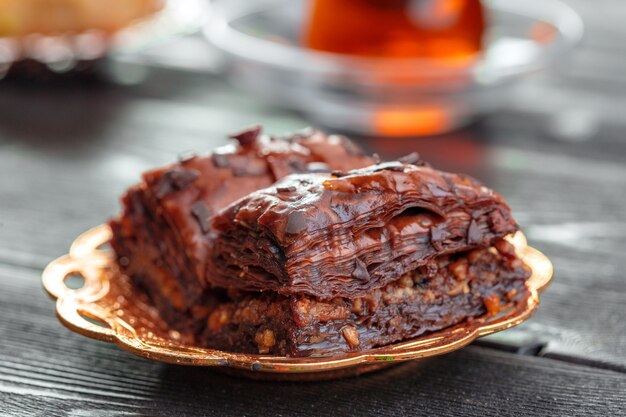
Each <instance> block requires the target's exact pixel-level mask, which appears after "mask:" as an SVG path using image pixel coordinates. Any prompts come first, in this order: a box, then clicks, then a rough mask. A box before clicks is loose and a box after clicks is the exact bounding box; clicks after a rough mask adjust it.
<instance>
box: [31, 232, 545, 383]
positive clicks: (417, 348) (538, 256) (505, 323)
mask: <svg viewBox="0 0 626 417" xmlns="http://www.w3.org/2000/svg"><path fill="white" fill-rule="evenodd" d="M110 235H111V231H110V229H109V228H108V227H107V226H98V227H96V228H94V229H92V230H90V231H88V232H86V233H85V234H83V235H82V236H80V237H79V238H78V239H76V241H74V243H73V244H72V246H71V248H70V253H69V254H68V255H64V256H62V257H60V258H58V259H56V260H55V261H53V262H51V263H50V265H48V267H47V268H46V269H45V270H44V272H43V285H44V287H45V289H46V290H47V291H48V293H49V294H50V296H51V297H53V298H54V299H56V300H57V301H56V312H57V315H58V317H59V320H60V321H61V322H62V323H63V324H64V325H65V326H67V327H68V328H69V329H71V330H73V331H75V332H77V333H79V334H82V335H84V336H88V337H91V338H94V339H98V340H104V341H107V342H113V343H116V344H118V345H119V346H121V347H122V348H123V349H126V350H128V351H130V352H132V353H135V354H137V355H140V356H143V357H145V358H148V359H153V360H158V361H163V362H169V363H175V364H181V365H195V366H213V367H218V368H221V369H223V370H226V371H231V372H238V373H244V374H245V375H246V376H248V377H253V378H265V377H270V378H274V379H299V380H311V379H325V378H329V377H338V376H345V375H354V374H359V373H363V372H367V371H371V370H374V369H378V368H381V367H384V366H388V365H391V364H394V363H398V362H401V361H408V360H413V359H422V358H427V357H430V356H435V355H441V354H444V353H449V352H452V351H454V350H456V349H459V348H461V347H463V346H465V345H467V344H469V343H470V342H472V341H473V340H475V339H476V338H478V337H481V336H485V335H488V334H491V333H494V332H498V331H501V330H505V329H508V328H509V327H512V326H515V325H518V324H520V323H521V322H523V321H525V320H526V319H528V318H529V317H530V316H531V315H532V314H533V312H534V311H535V310H536V309H537V306H538V304H539V293H540V292H541V291H542V290H543V289H544V288H545V287H546V286H547V285H548V284H549V282H550V280H551V279H552V264H551V262H550V260H549V259H548V258H546V257H545V256H544V255H543V254H542V253H541V252H539V251H537V250H536V249H533V248H531V247H529V246H528V245H527V243H526V238H525V237H524V235H523V234H522V233H517V234H516V235H515V236H512V237H510V238H509V240H510V241H511V242H512V243H513V244H514V245H515V248H516V250H517V252H518V254H519V256H520V257H521V258H522V259H523V260H524V262H525V263H526V264H527V265H528V266H530V268H531V269H532V276H531V277H530V279H529V280H528V288H529V290H530V291H529V296H528V298H527V300H524V302H521V303H518V304H517V305H515V306H513V307H511V308H510V309H508V310H507V311H505V312H503V313H501V314H500V315H498V316H496V317H488V316H483V317H480V318H478V319H476V320H472V321H471V322H470V321H466V322H463V323H461V324H458V325H456V326H453V327H449V328H446V329H444V330H441V331H439V332H435V333H429V334H426V335H423V336H420V337H417V338H415V339H412V340H407V341H403V342H400V343H395V344H392V345H388V346H383V347H380V348H376V349H370V350H366V351H362V352H354V353H348V354H343V355H333V356H325V357H308V358H290V357H280V356H267V355H254V354H247V353H231V352H224V351H219V350H214V349H206V348H202V347H198V346H192V345H190V344H186V343H185V339H186V338H185V336H184V335H182V334H180V333H179V332H177V331H174V330H170V329H168V327H167V326H166V325H165V323H164V322H163V321H161V319H160V318H159V316H158V314H157V312H156V310H155V309H154V308H153V307H151V306H150V305H149V303H148V302H147V300H146V299H145V297H143V296H142V295H140V294H137V292H136V291H135V290H134V288H133V286H132V285H131V284H130V282H129V280H128V278H127V277H126V276H125V275H123V274H121V273H120V272H119V270H118V269H117V267H116V265H115V262H113V257H112V253H111V251H110V250H108V249H103V248H102V246H103V245H105V244H106V243H107V242H108V240H109V238H110ZM72 275H79V276H81V277H82V278H83V279H84V285H83V287H81V288H79V289H76V290H73V289H70V288H69V287H67V285H66V284H65V280H66V278H68V277H69V276H72ZM88 319H91V321H88ZM94 321H95V322H94ZM96 322H99V323H102V325H98V324H95V323H96Z"/></svg>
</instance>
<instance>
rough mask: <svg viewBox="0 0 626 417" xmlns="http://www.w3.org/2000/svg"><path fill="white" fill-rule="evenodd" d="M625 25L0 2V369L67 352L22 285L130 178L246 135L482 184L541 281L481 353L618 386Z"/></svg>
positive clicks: (458, 7) (598, 11)
mask: <svg viewBox="0 0 626 417" xmlns="http://www.w3.org/2000/svg"><path fill="white" fill-rule="evenodd" d="M625 18H626V2H624V1H620V0H596V1H589V0H563V1H557V0H550V1H548V0H532V1H531V0H525V1H516V0H484V1H483V0H481V1H479V0H341V1H338V0H283V1H275V0H274V1H270V0H267V1H266V0H254V1H253V0H241V1H238V0H223V1H220V0H215V1H213V2H209V1H205V0H171V1H161V0H115V1H106V2H105V1H98V0H0V78H1V80H0V287H3V291H0V311H1V313H0V316H2V315H5V316H6V317H11V320H10V324H9V322H8V321H7V322H6V323H3V322H0V326H2V327H0V330H1V329H2V328H4V329H5V330H6V332H7V334H8V333H9V332H12V333H13V332H15V333H16V334H17V333H19V332H23V333H24V334H28V335H29V336H24V337H22V338H19V337H16V338H13V339H10V338H9V339H7V342H6V345H1V344H0V354H2V352H5V353H6V355H9V353H8V352H15V351H18V350H20V349H22V350H24V351H25V352H27V353H28V355H30V358H31V359H32V358H36V357H38V355H39V356H40V357H43V356H42V355H45V354H46V352H49V351H50V349H51V346H47V345H45V346H44V345H43V344H42V343H43V342H41V340H43V339H45V338H49V337H51V336H50V335H51V334H56V333H54V332H53V331H52V330H50V329H53V328H54V329H57V330H58V332H59V333H60V332H65V331H64V330H63V329H61V328H60V326H59V325H58V323H56V322H55V318H54V317H53V314H52V305H51V303H50V302H49V301H48V300H45V299H44V298H43V296H42V295H41V290H40V288H39V274H40V271H41V269H42V268H44V267H45V265H46V264H47V263H48V262H50V260H51V259H53V258H55V257H57V256H60V255H62V254H64V253H66V251H67V248H68V246H69V245H70V243H71V242H72V240H73V239H74V238H75V237H76V236H77V235H78V234H80V233H81V232H83V231H84V230H86V229H88V228H90V227H92V226H94V225H98V224H101V223H103V222H105V221H106V220H107V219H108V218H109V217H111V216H113V215H114V214H115V213H116V212H117V211H118V209H119V205H118V198H119V196H120V195H121V193H122V192H123V191H124V190H125V189H126V188H127V187H128V186H130V185H132V184H134V183H136V182H137V181H138V180H139V176H140V174H141V172H143V171H145V170H147V169H149V168H152V167H155V166H159V165H162V164H165V163H169V162H172V161H174V160H176V157H177V155H180V154H185V153H187V152H190V151H193V152H199V153H203V152H206V151H208V150H210V149H212V148H214V147H216V146H219V145H222V144H224V143H226V142H227V139H226V137H227V134H228V133H231V132H235V131H239V130H240V129H241V128H242V127H245V126H248V125H251V124H262V125H263V126H264V131H265V132H266V133H269V134H282V133H285V132H287V131H291V130H296V129H301V128H303V127H305V126H314V127H316V128H320V129H323V130H325V131H328V132H329V133H342V134H346V135H348V136H350V137H351V138H353V139H354V140H356V141H357V142H359V143H360V144H361V145H363V146H364V147H365V148H367V149H368V150H370V151H372V152H377V153H379V154H380V155H381V157H382V158H383V159H391V158H396V157H399V156H402V155H405V154H408V153H410V152H413V151H417V152H419V153H420V154H421V156H422V157H423V158H424V159H426V160H428V161H430V162H432V163H433V165H434V166H436V167H438V168H442V169H448V170H453V171H459V172H467V173H469V174H472V175H474V176H476V177H478V178H480V179H481V180H483V181H484V182H486V183H487V184H488V185H489V186H490V187H493V188H494V189H496V190H497V191H499V192H500V193H502V194H503V195H504V197H505V198H506V200H507V201H508V202H509V203H510V205H511V207H512V208H513V212H514V215H515V216H516V218H517V219H518V221H519V222H520V223H521V225H522V229H523V230H524V231H525V233H526V235H527V237H528V239H529V241H530V242H531V243H532V244H533V245H534V246H536V247H537V248H538V249H540V250H542V251H543V252H544V253H546V254H547V255H548V256H549V257H550V258H551V259H552V260H553V262H554V264H555V269H556V276H555V281H554V284H553V285H552V286H551V288H550V289H549V290H548V291H547V292H546V293H545V295H544V296H542V309H541V311H540V312H539V313H538V314H537V316H536V317H535V318H534V319H533V320H531V321H529V322H527V323H525V324H523V325H521V326H520V327H518V328H515V329H512V331H510V332H509V331H507V332H504V333H502V334H500V335H495V336H493V337H491V338H488V339H487V340H486V341H484V342H481V343H483V344H488V345H490V346H495V347H496V348H498V349H503V350H506V351H513V352H518V353H519V352H521V353H524V354H531V355H541V356H545V357H551V358H559V359H564V360H566V361H570V362H584V363H591V364H597V365H598V366H599V367H602V368H608V369H613V370H620V371H621V372H624V371H625V370H626V357H625V356H624V347H625V346H626V312H625V311H624V308H623V300H624V297H625V295H626V281H625V280H624V279H623V272H622V271H623V270H625V269H626V260H625V258H624V257H623V253H622V252H623V249H622V248H624V245H625V244H626V219H625V218H624V215H623V207H624V206H625V205H626V193H624V190H626V141H625V138H626V76H625V74H626V25H624V20H625ZM33 294H34V295H33ZM34 323H39V324H34ZM63 335H64V337H59V338H58V340H56V341H55V343H54V344H53V345H52V348H54V349H60V350H61V351H62V350H63V349H67V350H69V351H71V350H72V349H75V350H76V349H78V351H81V350H82V349H94V350H96V351H98V352H100V353H102V352H104V351H106V352H109V351H108V350H106V349H114V348H113V347H110V348H109V347H103V346H104V345H101V344H93V346H92V345H91V344H89V343H91V342H89V341H85V342H83V341H82V340H81V341H79V340H78V339H79V338H78V336H76V337H74V335H72V337H66V336H67V332H65V333H63ZM54 337H56V336H54ZM42 346H43V347H42ZM76 346H80V349H79V348H77V347H76ZM85 346H87V347H85ZM107 354H108V353H107ZM116 354H117V353H116ZM11 355H12V353H11ZM25 355H27V354H26V353H25ZM28 355H27V356H28ZM119 355H120V357H122V356H123V355H124V354H123V353H122V352H119ZM124 357H125V356H124ZM56 359H57V360H58V361H59V363H67V364H68V366H69V363H70V362H69V359H68V358H66V357H64V356H62V355H60V356H58V357H57V358H56ZM116 360H117V359H116ZM124 360H125V359H124ZM105 362H106V361H105ZM81 363H82V362H80V361H79V365H77V366H83V365H84V366H85V367H86V368H89V367H90V366H91V365H90V361H89V359H88V358H86V359H85V360H84V363H82V365H81ZM113 367H114V366H113ZM113 367H111V368H113ZM106 369H108V367H107V366H104V365H103V366H102V369H100V371H101V372H106ZM94 383H95V382H94Z"/></svg>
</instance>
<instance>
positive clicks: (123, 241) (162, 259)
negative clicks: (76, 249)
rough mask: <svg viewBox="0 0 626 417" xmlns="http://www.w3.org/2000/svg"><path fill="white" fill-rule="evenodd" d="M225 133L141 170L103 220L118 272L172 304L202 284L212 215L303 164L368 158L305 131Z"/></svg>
mask: <svg viewBox="0 0 626 417" xmlns="http://www.w3.org/2000/svg"><path fill="white" fill-rule="evenodd" d="M232 137H233V139H234V140H233V144H230V145H228V146H225V147H222V148H219V149H217V150H215V151H214V152H212V153H211V154H208V155H204V156H197V155H195V156H193V157H187V158H182V159H181V160H180V161H179V162H178V163H175V164H172V165H168V166H165V167H162V168H158V169H155V170H152V171H149V172H146V173H145V174H144V175H143V181H142V182H141V183H140V184H138V185H136V186H134V187H132V188H131V189H130V190H128V192H127V193H126V195H125V196H124V197H123V198H122V205H123V212H122V214H121V215H120V216H119V217H118V218H116V219H113V220H111V222H110V226H111V228H112V230H113V238H112V240H111V246H112V247H113V249H114V251H115V253H116V254H117V257H118V261H119V264H120V267H121V268H122V270H123V271H124V272H125V273H126V274H128V275H129V276H131V278H133V279H134V280H135V281H137V282H139V281H141V282H142V283H145V282H149V281H151V280H153V281H154V282H155V283H156V284H157V285H158V286H159V287H160V288H162V292H163V294H162V298H164V299H169V300H170V303H171V305H172V306H173V307H172V308H178V309H186V308H188V306H189V305H192V304H194V303H195V302H196V301H197V300H198V299H200V298H202V296H203V293H204V291H205V290H206V288H207V287H208V284H209V282H208V280H207V279H206V277H205V275H206V257H207V254H208V247H209V241H208V236H207V235H206V232H207V231H208V230H209V219H210V217H211V216H212V215H213V214H214V213H217V212H218V211H219V210H220V209H222V208H224V207H225V206H227V205H228V204H230V203H232V202H233V201H235V200H237V199H238V198H241V197H243V196H245V195H247V194H249V193H251V192H253V191H256V190H258V189H261V188H264V187H268V186H270V185H271V184H273V183H274V182H276V180H278V179H280V178H282V177H284V176H285V175H288V174H291V173H294V172H307V171H308V169H309V167H312V168H313V169H314V170H316V171H320V170H321V169H323V168H326V170H327V171H330V170H331V169H341V170H350V169H353V168H358V167H364V166H367V165H370V164H372V163H373V159H372V158H370V157H368V156H366V155H364V154H363V152H362V151H360V150H359V149H358V147H357V146H356V145H354V144H352V143H351V142H349V141H347V139H345V138H342V137H339V136H326V135H324V134H322V133H320V132H317V131H314V130H310V129H309V130H308V131H305V132H300V133H297V134H294V135H292V136H288V137H283V138H273V137H268V136H264V135H261V130H260V128H259V127H254V128H251V129H247V130H245V131H243V132H240V133H238V134H235V135H233V136H232Z"/></svg>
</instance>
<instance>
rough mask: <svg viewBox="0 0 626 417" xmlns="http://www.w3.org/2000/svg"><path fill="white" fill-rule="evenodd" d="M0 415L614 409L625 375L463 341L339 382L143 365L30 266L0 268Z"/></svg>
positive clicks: (621, 403) (620, 405)
mask: <svg viewBox="0 0 626 417" xmlns="http://www.w3.org/2000/svg"><path fill="white" fill-rule="evenodd" d="M0 285H1V286H2V288H3V291H2V292H0V317H2V318H3V319H2V320H0V334H2V337H3V343H2V344H0V402H1V403H2V405H3V411H2V413H3V415H7V416H24V415H42V416H43V415H45V416H52V415H59V416H61V415H63V416H67V415H70V416H86V415H95V416H113V415H116V416H117V415H137V416H139V415H159V416H179V415H189V416H195V415H212V416H213V415H214V416H222V415H223V416H232V415H302V416H313V415H324V414H327V413H329V410H332V414H333V415H346V416H361V415H369V414H371V413H372V410H376V414H377V415H381V416H408V415H442V416H448V415H449V416H452V415H458V414H459V413H462V414H464V415H472V416H487V415H494V416H496V415H497V416H503V415H537V416H538V415H546V416H548V415H557V414H558V415H564V414H569V415H573V416H576V415H619V414H620V413H623V412H626V398H624V396H623V393H624V390H626V375H625V374H622V373H617V372H612V371H606V370H601V369H596V368H590V367H585V366H579V365H572V364H567V363H564V362H558V361H553V360H550V359H545V358H538V357H531V356H520V355H514V354H510V353H503V352H498V351H494V350H491V349H484V348H478V347H470V348H466V349H463V350H461V351H459V352H456V353H454V354H450V355H447V356H443V357H438V358H434V359H432V360H427V361H422V362H415V363H410V364H404V365H401V366H398V367H395V368H391V369H389V370H385V371H382V372H378V373H374V374H371V375H367V376H362V377H360V378H358V379H356V378H349V379H343V380H337V381H327V382H318V383H278V382H276V383H268V382H255V381H249V380H246V379H240V378H235V377H229V376H225V375H222V374H220V373H217V372H215V371H211V370H209V369H202V368H187V367H178V366H172V365H166V364H161V363H157V362H151V361H148V360H145V359H141V358H138V357H135V356H133V355H131V354H130V353H127V352H124V351H122V350H121V349H119V348H118V347H117V346H115V345H112V344H107V343H103V342H97V341H94V340H90V339H86V338H84V337H81V336H79V335H77V334H74V333H72V332H70V331H69V330H67V329H65V328H63V327H62V326H61V325H60V324H59V323H58V322H57V321H56V319H55V317H54V315H53V313H52V311H53V303H52V302H51V301H50V300H47V299H46V296H45V295H44V294H43V291H42V290H41V288H39V283H38V271H37V270H33V269H26V268H21V267H9V266H6V265H0Z"/></svg>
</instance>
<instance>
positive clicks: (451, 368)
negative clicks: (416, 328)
mask: <svg viewBox="0 0 626 417" xmlns="http://www.w3.org/2000/svg"><path fill="white" fill-rule="evenodd" d="M573 3H574V4H575V5H576V6H577V8H578V9H579V10H580V11H581V12H582V13H583V15H584V16H585V17H586V21H587V37H586V39H585V41H584V44H583V45H582V47H581V48H580V49H579V50H578V51H577V52H576V54H575V56H574V57H573V59H572V61H571V62H570V63H569V64H567V65H564V66H563V67H562V68H560V69H558V70H555V71H552V72H550V73H548V74H544V75H542V76H540V77H536V78H534V79H533V80H529V81H528V82H526V83H525V84H524V85H523V86H522V87H521V88H520V89H519V90H518V91H517V92H516V97H515V100H514V101H513V102H512V104H511V105H510V106H508V107H506V108H503V109H501V110H500V111H498V112H497V113H494V114H492V115H490V116H489V117H486V118H485V119H484V120H482V121H480V122H479V123H477V124H475V125H473V126H471V127H469V128H467V129H465V130H463V131H460V132H455V133H451V134H448V135H444V136H441V137H437V138H422V139H377V138H359V139H360V141H361V142H362V143H363V145H364V146H366V147H368V148H369V149H371V150H372V151H377V152H378V153H380V154H381V155H382V156H383V157H395V156H400V155H402V154H406V153H409V152H411V151H414V150H417V151H419V152H421V153H422V155H423V156H424V157H425V158H426V159H430V160H431V161H433V162H434V164H435V165H437V166H439V167H442V168H450V169H455V170H459V171H467V172H470V173H472V174H474V175H475V176H477V177H479V178H481V179H483V180H484V181H486V182H487V183H488V184H489V185H490V186H492V187H494V188H495V189H497V190H499V191H500V192H502V194H504V196H505V197H506V198H507V200H508V201H509V202H510V204H511V206H512V208H513V210H514V213H515V214H516V217H517V219H518V220H519V221H520V223H521V224H522V227H523V229H524V230H525V232H526V234H527V236H528V238H529V240H530V242H531V243H532V244H533V245H534V246H536V247H537V248H539V249H540V250H542V251H544V252H545V253H546V254H547V255H548V256H549V257H550V258H551V259H552V260H553V262H554V265H555V268H556V275H555V279H554V283H553V285H552V286H551V287H550V288H549V289H548V291H547V292H546V293H545V294H544V295H543V297H542V306H541V308H540V311H539V312H538V313H537V314H536V316H535V317H534V318H532V319H531V320H530V321H529V322H527V323H525V324H523V325H521V326H519V327H518V328H515V329H512V330H510V331H507V332H504V333H500V334H498V335H495V336H493V337H489V338H487V339H483V340H481V341H480V342H477V343H474V344H473V345H472V346H470V347H468V348H465V349H463V350H461V351H458V352H456V353H453V354H449V355H446V356H442V357H437V358H434V359H431V360H427V361H423V362H414V363H409V364H405V365H401V366H398V367H395V368H392V369H389V370H386V371H382V372H378V373H374V374H370V375H367V376H363V377H360V378H350V379H343V380H337V381H328V382H317V383H267V382H254V381H248V380H243V379H238V378H233V377H228V376H225V375H222V374H220V373H218V372H215V371H212V370H210V369H201V368H185V367H178V366H172V365H166V364H162V363H156V362H150V361H148V360H144V359H140V358H138V357H135V356H133V355H131V354H129V353H126V352H124V351H122V350H120V349H119V348H117V347H116V346H113V345H110V344H106V343H101V342H97V341H93V340H89V339H86V338H83V337H81V336H79V335H77V334H74V333H72V332H70V331H69V330H67V329H65V328H64V327H62V326H61V325H60V324H59V323H58V322H57V319H56V318H55V316H54V305H53V303H52V302H51V301H50V300H49V299H48V298H47V297H46V295H45V294H44V292H43V290H42V288H41V284H40V275H41V271H42V269H43V267H44V266H45V265H46V264H47V263H48V262H49V261H50V260H52V259H53V258H55V257H57V256H59V255H61V254H63V253H65V252H66V250H67V248H68V245H69V244H70V243H71V241H72V240H73V238H74V237H75V236H77V235H78V234H79V233H81V232H82V231H84V230H85V229H87V228H89V227H91V226H94V225H97V224H100V223H102V222H104V221H105V220H106V219H107V218H108V217H109V216H111V215H113V214H115V213H116V212H117V210H118V203H117V198H118V196H119V195H120V194H121V193H122V191H123V190H124V189H125V188H126V187H127V186H129V185H130V184H132V183H134V182H135V181H137V179H138V176H139V174H140V172H142V171H143V170H145V169H147V168H150V167H153V166H156V165H160V164H163V163H166V162H168V161H171V160H173V159H174V158H175V157H176V155H177V154H178V153H181V152H184V151H187V150H190V149H194V150H198V151H204V150H207V149H209V148H212V147H214V146H216V145H219V144H221V143H223V142H224V141H225V140H224V137H225V134H226V133H227V132H230V131H233V130H236V129H238V128H239V127H241V126H245V125H248V124H251V123H255V122H262V123H263V124H264V125H265V126H266V130H267V131H269V132H273V133H280V132H284V131H286V130H289V129H293V128H299V127H302V126H303V125H306V124H307V122H306V121H304V120H301V119H300V118H298V117H297V116H295V115H293V114H291V113H289V112H285V111H281V110H277V109H274V108H268V107H266V106H264V105H263V104H262V103H259V102H258V101H255V100H254V99H252V98H250V97H248V96H247V95H245V94H244V93H242V92H240V91H237V90H235V89H233V88H232V87H230V86H228V85H227V83H225V81H224V80H222V79H221V78H219V77H215V76H209V75H205V74H201V73H193V72H184V71H176V70H165V69H158V68H153V67H146V68H142V69H141V71H142V73H143V72H145V73H146V74H147V78H146V79H145V80H144V81H143V82H142V83H140V84H138V85H134V86H120V85H116V84H113V83H110V82H107V81H94V80H92V79H91V78H87V79H86V80H85V79H81V80H78V81H68V80H64V81H62V82H61V81H57V82H54V81H53V82H49V83H33V82H30V81H6V80H5V81H3V82H0V338H1V340H2V342H1V343H0V404H1V405H0V414H2V415H10V416H53V415H70V416H87V415H96V416H114V415H115V416H117V415H124V416H131V415H132V416H134V415H150V416H154V415H158V416H180V415H188V416H191V415H216V416H222V415H223V416H231V415H248V416H257V415H353V416H362V415H389V416H401V415H458V414H466V415H475V416H483V415H498V416H500V415H533V416H534V415H550V416H552V415H569V416H575V415H596V416H609V415H620V414H622V415H624V414H626V278H625V275H624V271H625V270H626V256H625V255H624V247H625V246H624V245H625V244H626V216H625V215H624V207H625V206H626V78H624V74H625V73H626V59H624V56H625V53H626V42H625V41H626V29H624V26H623V23H622V18H623V16H624V15H625V13H626V7H624V6H625V5H624V4H623V3H620V2H616V1H608V0H605V1H598V2H583V1H582V0H579V1H576V2H573ZM608 6H610V7H611V8H607V7H608ZM620 16H621V17H620ZM144 69H145V71H144Z"/></svg>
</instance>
